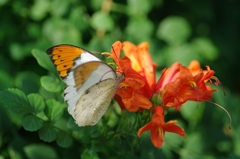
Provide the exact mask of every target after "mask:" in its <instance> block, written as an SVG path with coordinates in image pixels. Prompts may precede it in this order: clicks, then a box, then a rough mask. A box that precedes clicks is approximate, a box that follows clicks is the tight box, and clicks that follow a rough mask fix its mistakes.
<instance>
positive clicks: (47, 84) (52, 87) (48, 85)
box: [40, 76, 63, 92]
mask: <svg viewBox="0 0 240 159" xmlns="http://www.w3.org/2000/svg"><path fill="white" fill-rule="evenodd" d="M40 82H41V85H42V86H43V87H44V88H45V89H46V90H47V91H49V92H59V91H60V90H62V89H63V88H62V85H61V81H60V80H59V79H58V78H54V77H51V76H42V77H41V79H40Z"/></svg>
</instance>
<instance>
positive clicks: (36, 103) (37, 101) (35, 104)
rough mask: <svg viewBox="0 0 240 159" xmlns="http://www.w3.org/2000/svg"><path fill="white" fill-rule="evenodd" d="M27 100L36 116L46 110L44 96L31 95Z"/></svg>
mask: <svg viewBox="0 0 240 159" xmlns="http://www.w3.org/2000/svg"><path fill="white" fill-rule="evenodd" d="M27 98H28V100H29V103H30V105H31V107H32V110H33V112H34V113H35V114H38V113H40V112H42V111H43V110H44V107H45V104H44V101H43V98H42V96H40V95H39V94H29V95H28V96H27Z"/></svg>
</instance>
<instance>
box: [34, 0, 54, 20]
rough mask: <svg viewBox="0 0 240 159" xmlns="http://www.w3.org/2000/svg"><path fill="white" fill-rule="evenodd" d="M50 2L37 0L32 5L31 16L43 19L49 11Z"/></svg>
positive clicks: (35, 18)
mask: <svg viewBox="0 0 240 159" xmlns="http://www.w3.org/2000/svg"><path fill="white" fill-rule="evenodd" d="M49 2H50V1H48V0H35V1H34V5H33V6H32V7H31V12H30V16H31V17H32V18H33V19H34V20H41V19H43V18H44V17H45V16H46V14H47V12H48V9H49V4H50V3H49Z"/></svg>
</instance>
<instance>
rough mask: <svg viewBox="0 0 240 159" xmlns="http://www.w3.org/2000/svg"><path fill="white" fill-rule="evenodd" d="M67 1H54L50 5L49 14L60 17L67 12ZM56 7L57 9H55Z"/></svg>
mask: <svg viewBox="0 0 240 159" xmlns="http://www.w3.org/2000/svg"><path fill="white" fill-rule="evenodd" d="M69 4H70V3H69V1H62V0H54V1H52V3H51V9H50V11H51V13H52V15H54V16H56V17H61V16H63V15H64V13H66V11H68V8H69ZM56 6H58V7H56Z"/></svg>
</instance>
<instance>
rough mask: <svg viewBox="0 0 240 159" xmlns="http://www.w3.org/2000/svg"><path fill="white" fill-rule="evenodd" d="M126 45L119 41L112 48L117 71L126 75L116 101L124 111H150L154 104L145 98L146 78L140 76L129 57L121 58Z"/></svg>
mask: <svg viewBox="0 0 240 159" xmlns="http://www.w3.org/2000/svg"><path fill="white" fill-rule="evenodd" d="M123 47H124V44H122V43H121V42H119V41H117V42H115V43H114V44H113V46H112V58H113V59H114V61H115V62H116V64H117V70H119V71H121V72H123V73H124V79H123V80H122V82H121V83H120V84H119V89H118V90H117V92H116V95H115V99H116V100H117V101H118V103H119V104H120V107H121V108H122V109H124V108H126V109H127V110H128V111H130V112H135V111H138V110H139V108H144V109H150V108H151V107H152V103H151V102H150V100H149V99H148V98H147V97H146V96H144V92H143V91H142V89H143V88H144V87H145V86H146V85H147V81H146V78H144V77H143V76H142V75H141V74H139V73H138V72H137V71H136V70H134V68H132V65H131V64H132V63H131V61H130V59H129V58H128V57H127V56H124V57H122V58H120V51H121V49H122V48H123Z"/></svg>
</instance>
